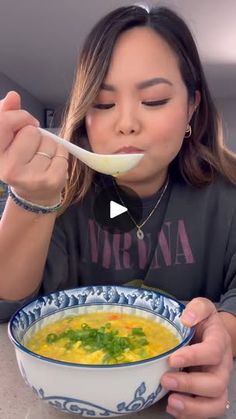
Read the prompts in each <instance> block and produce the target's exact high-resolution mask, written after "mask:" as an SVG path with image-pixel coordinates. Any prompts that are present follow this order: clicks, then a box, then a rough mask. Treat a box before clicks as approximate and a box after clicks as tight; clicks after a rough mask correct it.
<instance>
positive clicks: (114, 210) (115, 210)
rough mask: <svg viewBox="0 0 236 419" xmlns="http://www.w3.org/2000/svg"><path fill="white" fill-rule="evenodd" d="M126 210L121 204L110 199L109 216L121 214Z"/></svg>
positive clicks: (113, 216)
mask: <svg viewBox="0 0 236 419" xmlns="http://www.w3.org/2000/svg"><path fill="white" fill-rule="evenodd" d="M126 211H128V209H127V208H126V207H124V206H123V205H120V204H117V202H115V201H110V218H115V217H118V215H121V214H123V213H124V212H126Z"/></svg>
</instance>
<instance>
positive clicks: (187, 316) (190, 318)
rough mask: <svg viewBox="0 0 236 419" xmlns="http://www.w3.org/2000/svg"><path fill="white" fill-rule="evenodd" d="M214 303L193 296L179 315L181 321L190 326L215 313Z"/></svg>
mask: <svg viewBox="0 0 236 419" xmlns="http://www.w3.org/2000/svg"><path fill="white" fill-rule="evenodd" d="M216 311H217V310H216V307H215V305H214V304H213V303H212V302H211V301H210V300H208V299H207V298H202V297H199V298H194V299H193V300H191V301H190V302H189V303H188V304H187V305H186V308H185V310H184V311H183V314H182V316H181V321H182V323H183V324H184V325H185V326H187V327H191V326H194V325H196V324H197V323H199V322H201V321H202V320H205V319H207V318H208V317H209V316H210V315H211V314H214V313H216Z"/></svg>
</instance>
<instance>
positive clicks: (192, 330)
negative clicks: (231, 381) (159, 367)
mask: <svg viewBox="0 0 236 419" xmlns="http://www.w3.org/2000/svg"><path fill="white" fill-rule="evenodd" d="M96 286H97V287H102V288H104V287H105V288H107V287H111V288H113V287H114V288H118V289H121V290H122V289H126V290H127V289H129V290H143V291H148V292H151V293H152V294H155V295H158V296H163V297H165V298H167V299H169V300H172V301H174V302H176V303H177V304H178V305H179V306H180V308H181V309H182V311H183V310H184V308H185V304H183V303H182V302H181V301H179V300H178V299H177V298H175V297H173V296H171V295H169V294H165V293H164V292H161V291H154V290H152V289H149V288H138V287H129V286H123V285H113V284H112V285H111V284H106V285H104V284H103V285H102V284H99V285H87V286H81V287H73V288H68V289H62V290H58V291H53V292H50V293H47V294H44V295H40V296H38V297H36V298H33V299H31V300H29V301H28V302H27V303H25V304H24V305H22V306H21V307H20V308H19V309H18V310H17V311H15V313H13V315H12V316H11V318H10V320H9V322H8V337H9V339H10V340H11V342H12V344H13V345H14V346H15V347H16V348H18V349H19V350H20V351H22V352H24V353H26V354H27V355H30V356H32V357H33V358H36V359H38V360H41V361H44V362H48V363H52V364H57V365H60V366H64V367H67V368H68V367H76V368H88V369H111V368H122V367H132V366H136V365H142V364H147V363H152V362H154V361H156V360H158V359H165V358H167V357H168V356H170V355H171V354H172V353H173V352H175V351H177V350H178V349H180V348H182V347H184V346H185V345H186V344H187V343H189V342H190V341H191V339H192V338H193V336H194V334H195V327H190V328H187V329H188V335H187V336H186V337H185V338H184V339H183V340H182V341H181V342H180V343H179V344H178V345H176V346H174V348H172V349H169V350H168V351H166V352H163V353H161V354H159V355H156V356H153V357H151V358H147V359H141V360H139V361H134V362H126V363H120V364H80V363H78V362H67V361H60V360H57V359H53V358H49V357H46V356H43V355H39V354H37V353H35V352H33V351H31V350H30V349H28V348H26V347H25V345H23V344H22V343H21V342H20V341H18V340H17V339H16V338H15V336H14V334H13V330H12V329H13V321H14V319H15V317H16V316H17V315H18V313H19V312H20V311H22V310H23V309H24V308H26V307H27V306H29V305H31V304H33V303H35V302H36V301H37V300H38V299H39V298H41V297H46V298H48V297H49V296H53V295H55V294H58V293H59V292H68V291H69V292H73V291H76V290H85V289H88V288H93V287H96ZM87 305H90V306H93V305H99V303H97V304H96V303H94V304H87ZM101 305H106V304H105V303H101ZM107 305H113V304H112V303H110V304H109V303H108V304H107ZM117 305H118V306H120V307H122V306H126V307H129V304H117ZM81 306H84V304H81ZM73 307H76V306H71V307H69V308H71V309H72V308H73ZM137 309H138V310H140V311H142V310H143V311H149V310H145V309H142V308H140V307H137ZM63 310H65V308H62V309H58V312H60V311H63ZM150 312H151V311H150ZM53 314H55V313H50V314H49V315H48V316H51V315H53ZM153 314H155V313H153ZM156 315H157V316H158V314H156ZM45 317H47V316H45ZM159 317H162V316H161V315H159ZM163 318H164V316H163ZM165 320H166V321H168V322H169V323H170V324H171V321H169V320H168V319H165ZM38 321H40V319H38V320H36V322H35V323H37V322H38ZM31 326H32V325H31ZM31 326H29V328H30V327H31ZM16 348H15V349H16Z"/></svg>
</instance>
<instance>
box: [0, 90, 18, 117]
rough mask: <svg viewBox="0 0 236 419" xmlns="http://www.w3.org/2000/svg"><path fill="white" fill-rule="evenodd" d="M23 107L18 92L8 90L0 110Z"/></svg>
mask: <svg viewBox="0 0 236 419" xmlns="http://www.w3.org/2000/svg"><path fill="white" fill-rule="evenodd" d="M20 108H21V97H20V95H19V94H18V93H17V92H14V91H11V92H8V93H7V94H6V96H5V98H4V99H2V100H1V104H0V111H2V112H4V111H10V110H19V109H20Z"/></svg>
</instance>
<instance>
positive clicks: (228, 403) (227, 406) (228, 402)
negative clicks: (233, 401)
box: [225, 400, 230, 410]
mask: <svg viewBox="0 0 236 419" xmlns="http://www.w3.org/2000/svg"><path fill="white" fill-rule="evenodd" d="M225 408H226V410H229V409H230V401H229V400H227V402H226V406H225Z"/></svg>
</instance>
